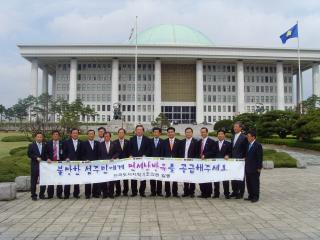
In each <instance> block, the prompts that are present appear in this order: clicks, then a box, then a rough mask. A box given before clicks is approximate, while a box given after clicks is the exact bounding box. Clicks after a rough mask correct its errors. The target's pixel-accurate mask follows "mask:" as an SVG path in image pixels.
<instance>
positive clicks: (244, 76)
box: [19, 45, 320, 123]
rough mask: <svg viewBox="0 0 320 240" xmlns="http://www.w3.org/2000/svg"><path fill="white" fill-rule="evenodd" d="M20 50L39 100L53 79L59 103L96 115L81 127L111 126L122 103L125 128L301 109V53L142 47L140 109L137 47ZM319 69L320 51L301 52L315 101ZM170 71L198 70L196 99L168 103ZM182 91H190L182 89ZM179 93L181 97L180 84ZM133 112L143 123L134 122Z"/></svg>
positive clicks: (34, 48) (275, 50)
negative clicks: (162, 120)
mask: <svg viewBox="0 0 320 240" xmlns="http://www.w3.org/2000/svg"><path fill="white" fill-rule="evenodd" d="M19 47H20V51H21V55H22V56H23V57H25V58H26V59H28V60H29V61H30V62H31V88H32V90H31V93H32V94H33V95H39V94H41V93H42V92H46V91H48V74H50V75H52V94H53V95H54V97H55V98H63V99H66V100H69V102H72V101H74V100H75V99H76V98H80V99H81V100H82V101H83V102H84V104H85V105H89V106H90V107H93V108H94V109H95V110H96V111H97V113H98V117H96V118H95V119H82V120H83V121H96V122H105V121H109V120H110V119H112V117H113V104H114V103H116V102H120V103H121V104H122V114H123V116H124V120H125V121H127V122H141V123H150V122H151V121H153V120H154V119H155V118H156V116H158V115H159V113H160V112H164V113H165V114H167V116H169V119H170V120H172V121H178V122H185V123H187V122H189V123H190V122H195V121H196V122H197V123H201V122H204V121H205V122H209V123H214V122H215V121H218V120H221V119H232V118H233V117H234V116H236V115H238V114H240V113H243V112H254V111H256V108H257V106H263V107H264V108H265V109H266V110H273V109H281V110H284V109H290V108H293V107H294V106H295V105H296V101H295V97H294V89H297V87H298V86H296V82H294V76H295V75H297V57H296V50H295V49H275V48H235V47H216V46H210V47H208V46H166V45H164V46H159V45H155V46H139V47H138V79H137V80H138V86H137V93H138V95H137V107H136V109H135V99H134V98H135V94H134V93H135V90H134V89H135V81H134V80H135V79H134V76H135V75H134V53H135V52H134V50H135V48H134V46H132V45H70V46H65V45H60V46H37V45H32V46H30V45H28V46H26V45H23V46H19ZM318 62H320V50H311V49H301V64H302V70H307V69H309V68H312V71H313V92H314V93H315V94H317V95H319V91H320V90H319V86H320V77H319V64H318ZM170 64H175V65H184V64H187V65H188V67H189V68H194V72H195V75H194V76H193V75H192V76H191V78H192V79H194V82H195V86H196V87H195V89H194V90H193V91H194V93H195V98H194V99H193V98H192V99H191V100H185V101H172V100H170V101H167V100H166V96H165V95H166V94H165V93H166V92H165V91H166V87H165V86H164V85H163V84H162V80H163V76H166V72H165V68H163V65H170ZM38 68H41V69H42V70H43V78H42V83H43V84H42V88H41V89H42V91H41V92H38V89H39V88H38V82H39V81H38V71H37V70H38ZM177 71H178V70H177ZM191 72H193V70H192V71H191ZM182 87H184V88H185V86H183V84H182V85H181V88H182ZM170 90H172V89H170ZM174 91H176V92H177V94H179V91H180V87H179V85H177V86H176V89H174ZM299 97H300V96H299ZM135 112H136V114H137V119H134V117H135Z"/></svg>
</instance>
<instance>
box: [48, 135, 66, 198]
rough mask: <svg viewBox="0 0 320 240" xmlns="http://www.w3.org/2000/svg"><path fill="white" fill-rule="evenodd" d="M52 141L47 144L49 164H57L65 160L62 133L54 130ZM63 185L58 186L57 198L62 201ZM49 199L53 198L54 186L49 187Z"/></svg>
mask: <svg viewBox="0 0 320 240" xmlns="http://www.w3.org/2000/svg"><path fill="white" fill-rule="evenodd" d="M51 137H52V139H51V140H50V141H49V142H47V144H46V157H47V162H48V163H51V162H55V161H62V160H63V150H62V142H61V141H60V132H59V131H58V130H53V131H52V133H51ZM62 191H63V188H62V185H58V186H57V197H58V198H59V199H62ZM47 193H48V198H53V195H54V185H50V186H48V190H47Z"/></svg>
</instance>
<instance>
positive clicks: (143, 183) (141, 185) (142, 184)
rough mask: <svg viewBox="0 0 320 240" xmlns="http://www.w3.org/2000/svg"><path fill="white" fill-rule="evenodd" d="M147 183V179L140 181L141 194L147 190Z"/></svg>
mask: <svg viewBox="0 0 320 240" xmlns="http://www.w3.org/2000/svg"><path fill="white" fill-rule="evenodd" d="M146 185H147V182H146V180H143V181H140V187H139V194H140V195H144V193H145V191H146Z"/></svg>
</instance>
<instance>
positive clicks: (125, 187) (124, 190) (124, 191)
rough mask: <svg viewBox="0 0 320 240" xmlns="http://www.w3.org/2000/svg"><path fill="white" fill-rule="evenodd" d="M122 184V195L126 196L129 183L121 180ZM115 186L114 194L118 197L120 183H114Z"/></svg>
mask: <svg viewBox="0 0 320 240" xmlns="http://www.w3.org/2000/svg"><path fill="white" fill-rule="evenodd" d="M122 183H123V191H122V193H123V194H125V195H126V194H128V191H129V181H128V180H123V181H122ZM115 185H116V194H117V195H120V194H121V182H120V180H118V181H115Z"/></svg>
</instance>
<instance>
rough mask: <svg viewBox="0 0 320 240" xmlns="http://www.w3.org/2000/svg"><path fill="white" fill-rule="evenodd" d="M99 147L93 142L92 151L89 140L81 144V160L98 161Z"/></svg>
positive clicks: (97, 143)
mask: <svg viewBox="0 0 320 240" xmlns="http://www.w3.org/2000/svg"><path fill="white" fill-rule="evenodd" d="M99 145H100V143H99V142H98V141H95V140H94V141H93V149H92V147H91V145H90V142H89V140H86V141H84V142H82V143H81V159H82V160H90V161H92V160H98V159H99Z"/></svg>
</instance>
